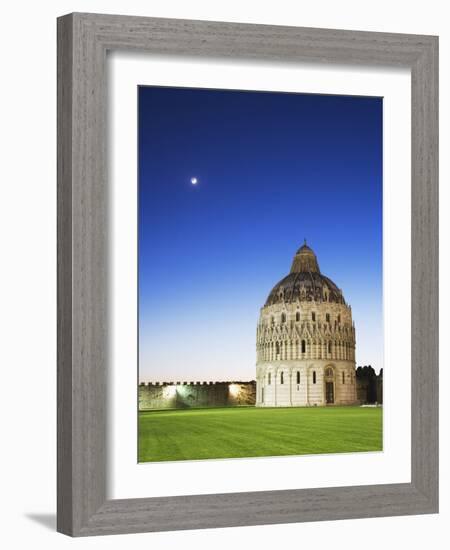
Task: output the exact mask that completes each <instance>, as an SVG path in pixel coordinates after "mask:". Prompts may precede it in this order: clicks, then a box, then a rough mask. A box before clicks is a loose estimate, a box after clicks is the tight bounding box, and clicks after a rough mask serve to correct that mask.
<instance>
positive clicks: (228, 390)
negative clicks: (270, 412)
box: [139, 380, 256, 411]
mask: <svg viewBox="0 0 450 550" xmlns="http://www.w3.org/2000/svg"><path fill="white" fill-rule="evenodd" d="M255 402H256V382H255V381H253V380H252V381H250V382H189V383H187V382H183V383H176V384H174V383H168V382H162V383H159V382H156V383H149V384H145V383H141V384H140V385H139V410H140V411H144V410H151V409H189V408H196V407H239V406H249V405H254V404H255Z"/></svg>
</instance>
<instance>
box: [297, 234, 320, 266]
mask: <svg viewBox="0 0 450 550" xmlns="http://www.w3.org/2000/svg"><path fill="white" fill-rule="evenodd" d="M302 272H309V273H320V269H319V264H318V262H317V258H316V255H315V254H314V252H313V251H312V249H311V248H309V246H308V245H307V244H306V239H304V244H303V245H302V246H301V247H300V248H299V249H298V250H297V253H296V254H295V256H294V260H293V262H292V267H291V273H302Z"/></svg>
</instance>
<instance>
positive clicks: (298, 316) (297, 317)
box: [295, 311, 300, 322]
mask: <svg viewBox="0 0 450 550" xmlns="http://www.w3.org/2000/svg"><path fill="white" fill-rule="evenodd" d="M295 320H296V321H297V322H298V321H300V312H299V311H297V313H296V314H295Z"/></svg>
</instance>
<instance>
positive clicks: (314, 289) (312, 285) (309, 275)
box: [265, 240, 345, 306]
mask: <svg viewBox="0 0 450 550" xmlns="http://www.w3.org/2000/svg"><path fill="white" fill-rule="evenodd" d="M297 300H299V301H301V302H303V301H312V300H315V301H317V302H321V301H326V302H336V303H338V304H345V300H344V296H343V295H342V292H341V291H340V289H339V288H338V287H337V286H336V285H335V284H334V283H333V281H332V280H331V279H329V278H328V277H325V275H322V274H321V273H320V269H319V264H318V262H317V258H316V255H315V254H314V252H313V250H312V249H311V248H310V247H309V246H308V245H307V244H306V240H305V243H304V244H303V245H302V246H301V247H300V248H299V249H298V250H297V253H296V254H295V256H294V260H293V262H292V267H291V272H290V273H289V275H287V276H286V277H285V278H284V279H282V280H281V281H280V282H279V283H277V284H276V285H275V286H274V287H273V289H272V290H271V292H270V294H269V296H268V298H267V300H266V303H265V305H266V306H271V305H273V304H277V303H282V302H296V301H297Z"/></svg>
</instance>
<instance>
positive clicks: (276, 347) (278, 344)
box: [275, 342, 280, 355]
mask: <svg viewBox="0 0 450 550" xmlns="http://www.w3.org/2000/svg"><path fill="white" fill-rule="evenodd" d="M275 353H276V354H277V355H279V354H280V342H275Z"/></svg>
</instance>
